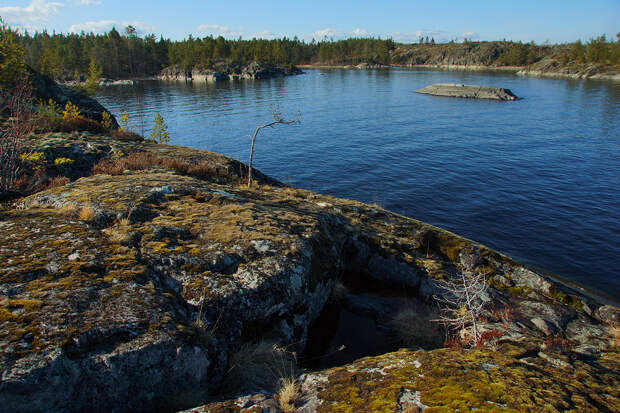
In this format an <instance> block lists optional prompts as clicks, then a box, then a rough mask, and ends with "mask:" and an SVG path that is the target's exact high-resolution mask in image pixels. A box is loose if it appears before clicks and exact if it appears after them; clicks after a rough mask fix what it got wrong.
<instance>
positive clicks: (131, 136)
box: [110, 129, 144, 142]
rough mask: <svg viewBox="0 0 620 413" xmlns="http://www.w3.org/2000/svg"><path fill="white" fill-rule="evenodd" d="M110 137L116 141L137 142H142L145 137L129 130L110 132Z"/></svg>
mask: <svg viewBox="0 0 620 413" xmlns="http://www.w3.org/2000/svg"><path fill="white" fill-rule="evenodd" d="M110 136H112V137H113V138H116V139H120V140H123V141H137V142H142V141H143V140H144V137H142V136H140V135H138V134H137V133H134V132H131V131H129V130H127V129H117V130H113V131H110Z"/></svg>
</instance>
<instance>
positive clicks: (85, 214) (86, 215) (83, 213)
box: [78, 205, 97, 222]
mask: <svg viewBox="0 0 620 413" xmlns="http://www.w3.org/2000/svg"><path fill="white" fill-rule="evenodd" d="M96 216H97V213H96V212H95V209H94V208H93V207H92V206H91V205H84V206H83V207H82V208H80V212H78V218H79V219H80V220H81V221H86V222H91V221H93V220H94V219H95V217H96Z"/></svg>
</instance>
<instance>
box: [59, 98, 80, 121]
mask: <svg viewBox="0 0 620 413" xmlns="http://www.w3.org/2000/svg"><path fill="white" fill-rule="evenodd" d="M79 116H80V108H78V107H77V106H75V105H74V104H73V103H71V101H70V100H69V101H67V104H66V105H65V109H64V110H63V111H62V119H63V120H71V119H75V118H77V117H79Z"/></svg>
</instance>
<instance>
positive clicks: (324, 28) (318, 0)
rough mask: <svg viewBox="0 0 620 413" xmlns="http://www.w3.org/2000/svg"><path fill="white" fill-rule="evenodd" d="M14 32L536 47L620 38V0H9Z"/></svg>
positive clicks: (1, 9)
mask: <svg viewBox="0 0 620 413" xmlns="http://www.w3.org/2000/svg"><path fill="white" fill-rule="evenodd" d="M0 16H2V17H3V18H4V20H5V21H6V22H7V23H8V24H10V25H11V26H12V27H16V28H22V29H28V30H29V31H34V30H39V31H41V30H43V29H47V30H48V31H49V32H51V31H52V30H56V31H57V32H69V31H73V32H80V31H81V30H84V31H87V32H90V31H93V32H103V31H109V30H110V28H111V27H112V26H115V27H117V28H118V29H122V28H123V27H125V26H127V25H128V24H131V25H133V26H135V27H136V28H137V29H138V32H139V33H141V34H145V33H155V34H157V35H159V34H163V35H164V37H168V38H171V39H175V40H176V39H183V38H185V37H187V35H188V34H192V35H193V36H195V37H203V36H207V35H210V34H211V35H214V36H218V35H222V36H224V37H227V38H237V37H239V36H241V37H243V38H245V39H250V38H252V37H262V38H267V39H269V38H274V37H282V36H287V37H293V36H298V37H299V38H302V39H306V40H311V39H312V38H315V39H317V40H320V39H323V38H324V37H325V36H327V38H333V39H340V38H346V37H352V36H355V37H363V36H375V37H379V36H380V37H382V38H387V37H392V38H393V39H394V40H396V41H401V42H411V41H416V40H417V39H418V38H419V36H430V37H434V38H435V40H436V41H448V40H458V41H460V40H462V39H463V37H467V38H472V39H474V40H499V39H504V38H506V39H508V40H515V41H519V40H521V41H531V40H534V41H535V42H536V43H545V42H547V41H548V42H551V43H562V42H571V41H574V40H577V39H582V40H588V39H590V38H592V37H594V36H598V35H601V34H606V35H607V37H608V38H613V39H615V35H616V33H618V32H620V0H591V1H590V2H587V3H585V2H583V1H573V0H564V1H558V0H536V1H532V0H494V1H487V0H481V1H475V0H474V1H469V2H466V1H463V0H459V1H448V0H445V1H434V2H433V1H430V0H409V1H405V0H384V1H381V2H379V1H360V0H358V1H350V0H330V1H327V0H315V1H291V0H276V1H263V2H257V1H246V0H236V1H234V2H227V1H221V0H219V1H211V0H203V1H170V0H167V1H158V0H154V1H119V0H51V1H46V0H27V1H15V0H1V2H0Z"/></svg>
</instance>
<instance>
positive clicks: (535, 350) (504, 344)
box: [0, 96, 620, 412]
mask: <svg viewBox="0 0 620 413" xmlns="http://www.w3.org/2000/svg"><path fill="white" fill-rule="evenodd" d="M54 98H55V99H56V98H58V99H60V97H59V96H55V97H54ZM84 104H85V105H86V104H87V103H84ZM94 107H95V106H94V105H90V108H91V109H92V108H94ZM85 114H87V115H88V116H89V117H90V118H91V119H87V120H84V121H81V123H80V122H73V123H72V125H74V127H73V128H72V129H73V130H68V131H65V132H62V131H58V130H57V131H51V132H49V131H48V132H45V133H39V134H35V135H31V136H30V137H28V138H27V142H26V143H27V149H26V150H27V153H28V154H41V155H37V156H36V161H33V165H34V164H35V163H36V165H35V167H33V168H32V169H31V170H29V171H27V174H29V176H39V177H41V176H49V177H50V179H51V180H50V184H49V185H48V184H46V185H45V186H46V187H47V189H43V190H40V191H31V192H33V193H32V194H30V195H28V196H25V197H17V198H14V199H13V200H12V201H11V202H6V203H4V204H3V205H2V208H1V209H0V262H1V263H2V265H1V266H0V327H1V328H0V349H1V356H0V370H1V381H0V411H2V412H5V411H6V412H13V411H19V412H41V411H49V412H51V411H106V412H129V411H170V412H172V411H178V410H182V409H193V410H191V411H195V412H241V411H243V412H254V411H255V412H264V411H267V412H280V411H283V412H415V411H429V412H432V411H456V410H460V411H465V410H469V411H473V410H476V411H564V410H572V411H620V373H619V372H620V311H619V309H618V308H617V307H614V306H611V305H605V304H603V303H600V302H597V301H596V300H594V299H592V298H588V297H585V296H583V295H581V294H580V293H579V292H577V291H575V290H572V289H570V288H568V287H566V286H565V285H563V284H560V283H558V282H555V281H553V280H552V279H550V278H547V277H545V276H542V275H540V274H539V273H537V272H535V271H533V270H532V269H530V268H528V267H526V266H524V265H522V264H521V263H519V262H516V261H514V260H513V259H511V258H510V257H507V256H505V255H502V254H500V253H498V252H496V251H493V250H491V249H489V248H487V247H485V246H484V245H480V244H478V243H476V242H474V241H471V240H468V239H466V238H463V237H461V236H458V235H456V234H453V233H450V232H448V231H445V230H442V229H440V228H437V227H434V226H431V225H428V224H425V223H423V222H420V221H417V220H415V219H412V218H409V217H405V216H402V215H399V214H396V213H393V212H390V211H388V210H385V209H383V208H380V207H377V206H375V205H368V204H363V203H360V202H356V201H351V200H347V199H340V198H335V197H331V196H326V195H321V194H318V193H313V192H311V191H307V190H303V189H297V188H292V187H289V186H286V185H284V184H282V183H280V182H278V181H277V180H275V179H272V178H270V177H268V176H265V175H263V174H261V173H260V172H258V171H255V172H254V173H253V176H254V177H255V179H256V183H255V185H253V186H252V187H251V188H248V187H247V184H246V182H245V181H244V179H245V178H246V172H245V171H246V169H245V166H244V165H242V164H240V163H239V162H238V161H235V160H233V159H231V158H228V157H225V156H222V155H218V154H215V153H212V152H207V151H202V150H196V149H190V148H184V147H180V146H173V145H166V144H160V143H155V142H153V141H146V140H143V139H142V138H140V137H137V138H136V137H135V136H132V135H130V136H129V137H130V138H131V139H128V136H127V134H123V133H120V132H119V131H117V130H116V126H110V125H109V124H107V126H104V125H102V123H103V121H104V118H105V116H102V115H103V113H102V112H97V111H95V110H94V109H93V110H89V111H85ZM75 125H82V126H84V125H86V126H88V128H87V130H85V129H84V128H80V127H75ZM60 129H62V128H60ZM69 129H71V128H69ZM28 159H31V158H28ZM32 159H34V158H32ZM58 159H64V161H61V162H59V161H58ZM35 168H36V170H35ZM61 175H62V176H65V178H64V179H52V178H54V177H56V178H58V177H60V176H61ZM460 274H468V276H472V277H473V276H478V277H482V278H483V279H485V280H486V282H487V283H488V285H489V287H488V290H485V291H483V294H482V295H480V304H481V310H480V312H479V313H478V314H477V315H478V316H477V320H476V321H477V328H478V332H479V337H478V340H476V342H477V345H475V346H472V342H471V340H468V339H467V337H468V335H469V333H470V329H471V326H465V327H466V328H465V330H463V331H461V332H459V333H457V334H452V335H448V336H447V338H446V332H445V331H444V330H443V329H442V328H440V325H439V324H438V323H436V322H434V321H433V320H435V319H437V318H438V316H439V315H438V313H437V299H440V300H441V298H442V297H443V298H447V297H448V293H447V292H446V290H445V289H443V288H442V285H443V281H446V280H451V279H454V278H458V277H460ZM361 286H362V287H364V288H362V287H361ZM334 308H336V309H340V308H346V310H347V311H348V312H349V313H350V314H353V315H354V316H355V317H357V318H358V319H363V320H367V321H368V323H367V324H366V325H368V326H369V327H368V331H363V330H362V331H361V333H362V334H361V336H364V334H368V335H370V334H371V333H372V334H375V333H376V331H382V332H383V334H384V335H385V336H386V337H391V338H392V344H391V345H392V348H391V350H390V351H388V352H386V353H381V354H371V353H372V352H371V351H369V354H367V357H361V358H357V359H355V360H353V361H351V360H348V361H344V362H342V363H341V364H338V363H337V362H336V363H332V365H331V366H329V367H320V363H319V364H318V365H319V367H311V366H312V365H314V366H316V365H317V364H316V363H314V364H313V360H312V358H316V357H323V356H324V355H326V354H328V353H333V352H338V351H341V350H342V351H344V349H335V350H334V349H331V348H329V347H328V346H327V345H326V343H328V342H329V341H330V335H329V328H327V329H326V328H323V329H321V325H320V323H322V322H323V320H325V317H324V315H325V312H326V311H333V309H334ZM328 318H329V317H328ZM317 324H319V325H317ZM360 325H363V324H360ZM344 327H346V326H344ZM337 328H343V326H338V327H337ZM371 329H372V331H371ZM375 330H376V331H375ZM317 331H319V333H317ZM326 331H327V332H326ZM333 333H335V332H332V334H333ZM316 334H319V336H316ZM321 343H323V344H321ZM362 344H363V343H362ZM322 345H325V347H324V348H318V347H321V346H322ZM309 347H312V348H309ZM315 347H316V348H315ZM317 354H318V356H317Z"/></svg>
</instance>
